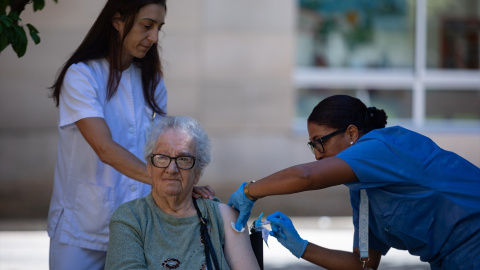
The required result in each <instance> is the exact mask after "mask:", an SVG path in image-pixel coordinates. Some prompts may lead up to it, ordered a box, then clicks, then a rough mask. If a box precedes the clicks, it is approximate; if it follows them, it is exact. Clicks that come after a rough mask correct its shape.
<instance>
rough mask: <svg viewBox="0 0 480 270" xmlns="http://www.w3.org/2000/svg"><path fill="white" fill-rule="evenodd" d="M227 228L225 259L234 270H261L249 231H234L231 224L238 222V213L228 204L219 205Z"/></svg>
mask: <svg viewBox="0 0 480 270" xmlns="http://www.w3.org/2000/svg"><path fill="white" fill-rule="evenodd" d="M218 208H219V210H220V213H221V214H222V219H223V226H224V228H225V258H226V260H227V263H228V265H229V266H230V268H231V269H232V270H235V269H253V270H255V269H260V267H259V265H258V262H257V259H256V258H255V254H254V253H253V250H252V245H251V244H250V237H249V233H248V229H245V231H244V232H243V233H239V232H236V231H234V230H233V228H232V225H231V222H232V221H235V220H237V217H238V212H237V211H235V210H234V209H233V208H231V207H230V206H228V205H226V204H223V203H221V204H219V205H218Z"/></svg>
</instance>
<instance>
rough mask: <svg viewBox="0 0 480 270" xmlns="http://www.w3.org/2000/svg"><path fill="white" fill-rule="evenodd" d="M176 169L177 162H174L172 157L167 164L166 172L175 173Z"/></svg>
mask: <svg viewBox="0 0 480 270" xmlns="http://www.w3.org/2000/svg"><path fill="white" fill-rule="evenodd" d="M178 171H179V170H178V167H177V163H176V162H175V160H174V159H172V160H171V161H170V164H168V167H167V172H169V173H176V172H178Z"/></svg>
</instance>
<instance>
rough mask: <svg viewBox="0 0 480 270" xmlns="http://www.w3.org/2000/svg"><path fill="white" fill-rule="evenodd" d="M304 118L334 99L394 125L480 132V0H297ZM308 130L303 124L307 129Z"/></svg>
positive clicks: (298, 83) (300, 111) (299, 94)
mask: <svg viewBox="0 0 480 270" xmlns="http://www.w3.org/2000/svg"><path fill="white" fill-rule="evenodd" d="M297 3H298V16H297V49H296V70H295V74H294V84H295V87H296V89H297V92H296V93H297V117H298V118H297V119H299V121H301V123H303V122H304V121H305V118H306V117H307V116H308V114H309V113H310V111H311V110H312V108H313V107H314V106H315V105H316V104H317V103H318V102H319V101H320V100H321V99H323V98H325V97H327V96H329V95H332V94H349V95H353V96H356V97H358V98H360V99H361V100H362V101H364V102H365V103H366V104H367V105H372V104H373V105H374V106H376V107H378V108H382V109H385V111H386V112H387V115H388V117H389V125H394V124H402V125H407V126H413V127H417V128H424V127H430V126H434V127H442V126H446V124H447V123H448V126H449V127H451V126H452V123H454V126H455V127H466V128H472V127H473V128H477V129H478V128H479V127H480V67H479V66H480V65H479V62H480V19H479V18H480V0H416V1H415V0H374V1H373V0H298V2H297ZM303 125H304V124H303Z"/></svg>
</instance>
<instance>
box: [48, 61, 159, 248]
mask: <svg viewBox="0 0 480 270" xmlns="http://www.w3.org/2000/svg"><path fill="white" fill-rule="evenodd" d="M108 74H109V63H108V62H107V61H106V60H105V59H99V60H91V61H88V62H85V63H78V64H74V65H72V66H70V68H69V69H68V71H67V73H66V75H65V79H64V82H63V85H62V92H61V95H60V104H59V120H58V131H59V138H58V149H57V161H56V166H55V178H54V186H53V194H52V198H51V203H50V210H49V214H48V226H47V230H48V235H49V236H50V237H52V236H53V234H54V233H55V229H56V226H57V224H58V221H59V220H60V218H64V223H63V224H64V225H63V228H62V231H57V232H56V233H60V234H61V235H60V242H61V243H65V244H69V245H74V246H78V247H82V248H87V249H94V250H102V251H106V250H107V245H108V223H109V220H110V217H111V215H112V213H113V211H114V210H115V209H116V208H117V207H118V206H119V205H120V204H122V203H124V202H127V201H131V200H133V199H136V198H140V197H144V196H146V195H147V194H148V193H149V192H150V191H151V187H150V185H147V184H143V183H141V182H138V181H136V180H133V179H130V178H128V177H126V176H125V175H123V174H121V173H119V172H118V171H117V170H115V169H114V168H113V167H111V166H109V165H107V164H105V163H103V162H102V161H100V159H99V158H98V156H97V155H96V153H95V152H94V151H93V149H92V148H91V147H90V145H89V144H88V143H87V142H86V140H85V139H84V137H83V136H82V134H81V133H80V131H79V130H78V128H77V126H76V125H75V122H76V121H78V120H80V119H83V118H87V117H101V118H104V119H105V121H106V123H107V125H108V127H109V128H110V131H111V133H112V137H113V140H114V141H115V142H116V143H118V144H119V145H121V146H123V147H124V148H125V149H127V150H128V151H130V152H131V153H133V154H134V155H135V156H137V157H138V158H139V159H141V160H143V147H144V145H145V141H146V137H147V135H148V130H149V128H150V126H151V125H152V121H153V117H154V114H153V111H152V109H150V107H149V106H148V104H147V103H146V101H145V98H144V95H143V91H142V81H141V70H140V69H139V68H137V67H136V66H135V65H134V64H132V65H130V67H129V68H128V69H126V70H125V71H123V73H122V78H121V81H120V84H119V86H118V89H117V92H116V94H115V95H114V96H113V97H112V98H111V99H110V100H108V101H107V98H106V91H107V87H106V86H107V80H108ZM155 100H156V102H157V104H158V105H159V107H160V108H161V109H163V111H165V112H166V109H167V92H166V89H165V85H164V82H163V80H161V82H160V83H159V84H158V86H157V89H156V91H155ZM156 117H157V118H158V117H159V116H156Z"/></svg>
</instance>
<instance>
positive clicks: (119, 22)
mask: <svg viewBox="0 0 480 270" xmlns="http://www.w3.org/2000/svg"><path fill="white" fill-rule="evenodd" d="M112 25H113V27H115V29H117V31H118V32H119V33H120V35H121V34H122V32H123V27H124V25H125V22H124V20H123V18H122V16H121V15H120V13H118V12H117V13H115V15H114V16H113V19H112Z"/></svg>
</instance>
